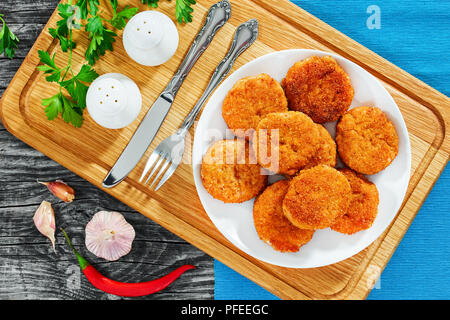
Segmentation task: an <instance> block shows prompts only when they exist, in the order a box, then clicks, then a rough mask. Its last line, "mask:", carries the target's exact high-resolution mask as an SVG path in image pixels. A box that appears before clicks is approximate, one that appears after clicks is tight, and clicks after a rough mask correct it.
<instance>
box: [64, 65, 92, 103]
mask: <svg viewBox="0 0 450 320" xmlns="http://www.w3.org/2000/svg"><path fill="white" fill-rule="evenodd" d="M97 77H98V74H97V72H95V70H94V69H92V68H91V66H89V65H83V66H82V67H81V70H80V72H79V73H78V74H77V75H75V76H74V77H73V78H72V79H69V80H66V81H63V82H61V86H62V87H63V88H64V89H66V90H67V92H69V94H70V96H71V97H72V99H73V101H74V102H76V104H77V106H78V107H79V108H81V110H83V109H84V108H86V94H87V91H88V89H89V87H88V86H87V85H85V84H84V83H82V81H83V82H89V83H90V82H92V81H94V80H95V79H96V78H97Z"/></svg>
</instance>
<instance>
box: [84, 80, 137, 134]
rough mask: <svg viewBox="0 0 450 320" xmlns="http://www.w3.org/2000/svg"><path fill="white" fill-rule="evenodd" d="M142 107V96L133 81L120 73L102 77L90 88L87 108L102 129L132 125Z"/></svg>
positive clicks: (87, 96)
mask: <svg viewBox="0 0 450 320" xmlns="http://www.w3.org/2000/svg"><path fill="white" fill-rule="evenodd" d="M141 106H142V96H141V92H140V91H139V88H138V86H137V85H136V83H134V81H133V80H131V79H130V78H128V77H127V76H125V75H123V74H120V73H106V74H104V75H101V76H100V77H98V78H97V79H95V80H94V82H92V83H91V85H90V86H89V89H88V92H87V95H86V107H87V110H88V112H89V114H90V116H91V117H92V119H93V120H94V121H95V122H97V123H98V124H99V125H101V126H102V127H105V128H108V129H120V128H123V127H126V126H127V125H129V124H130V123H132V122H133V121H134V120H135V119H136V118H137V116H138V115H139V112H140V111H141Z"/></svg>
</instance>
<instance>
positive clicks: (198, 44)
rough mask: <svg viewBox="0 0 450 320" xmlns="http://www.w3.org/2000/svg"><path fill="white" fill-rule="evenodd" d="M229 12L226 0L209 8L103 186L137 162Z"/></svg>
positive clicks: (110, 184)
mask: <svg viewBox="0 0 450 320" xmlns="http://www.w3.org/2000/svg"><path fill="white" fill-rule="evenodd" d="M230 15H231V5H230V3H229V2H228V0H222V1H220V2H218V3H216V4H214V5H213V6H211V8H210V9H209V11H208V15H207V16H206V21H205V24H204V25H203V27H202V29H201V30H200V32H199V33H198V35H197V36H196V38H195V39H194V42H193V43H192V45H191V47H190V49H189V51H188V53H187V55H186V57H185V58H184V60H183V62H182V63H181V65H180V67H179V68H178V70H177V72H176V73H175V75H174V76H173V78H172V79H171V80H170V82H169V84H168V85H167V87H166V88H165V89H164V90H163V92H162V93H161V95H160V96H159V97H158V99H156V101H155V102H154V103H153V105H152V107H151V108H150V110H149V111H148V112H147V114H146V115H145V117H144V119H143V120H142V122H141V123H140V125H139V127H138V128H137V129H136V132H135V133H134V135H133V136H132V137H131V140H130V142H129V143H128V145H127V146H126V147H125V149H124V150H123V152H122V154H121V155H120V156H119V159H117V161H116V163H115V164H114V166H113V167H112V168H111V170H110V171H109V173H108V175H107V176H106V178H105V179H104V180H103V183H102V185H103V187H105V188H111V187H114V186H115V185H117V184H118V183H119V182H121V181H122V180H123V179H125V177H126V176H127V175H128V174H129V173H130V172H131V170H133V168H134V167H135V166H136V165H137V164H138V162H139V160H140V159H141V158H142V156H143V155H144V153H145V151H146V150H147V149H148V147H149V146H150V144H151V143H152V141H153V139H154V138H155V136H156V134H157V133H158V131H159V128H160V127H161V124H162V123H163V121H164V119H165V118H166V115H167V113H168V112H169V110H170V107H171V106H172V103H173V100H174V99H175V96H176V94H177V92H178V90H179V89H180V87H181V84H182V83H183V81H184V79H185V78H186V76H187V74H188V73H189V71H190V70H191V69H192V67H193V66H194V64H195V62H196V61H197V60H198V58H199V57H200V56H201V55H202V53H203V52H204V51H205V50H206V48H207V47H208V45H209V44H210V43H211V41H212V39H213V37H214V35H215V34H216V33H217V31H218V30H219V29H220V28H221V27H222V26H223V25H224V24H225V22H227V21H228V19H229V18H230Z"/></svg>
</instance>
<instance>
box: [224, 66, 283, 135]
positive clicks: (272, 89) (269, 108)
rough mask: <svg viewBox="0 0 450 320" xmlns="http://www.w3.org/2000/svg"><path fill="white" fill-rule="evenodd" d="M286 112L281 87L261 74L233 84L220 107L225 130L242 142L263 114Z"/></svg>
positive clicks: (267, 76)
mask: <svg viewBox="0 0 450 320" xmlns="http://www.w3.org/2000/svg"><path fill="white" fill-rule="evenodd" d="M287 111H288V108H287V100H286V96H285V95H284V91H283V88H282V87H281V85H280V84H279V83H278V81H276V80H275V79H273V78H272V77H270V76H269V75H268V74H265V73H262V74H260V75H257V76H252V77H246V78H243V79H240V80H239V81H237V82H236V83H235V84H234V86H233V88H232V89H231V90H230V91H229V92H228V94H227V96H226V97H225V100H224V101H223V105H222V116H223V119H224V120H225V122H226V124H227V125H228V127H229V128H230V129H231V130H232V131H233V132H234V133H235V134H236V135H237V136H238V137H240V138H244V137H245V138H246V139H249V137H250V136H251V132H252V131H253V130H255V128H256V126H257V125H258V122H259V121H260V120H261V118H262V117H264V116H265V115H266V114H269V113H272V112H287ZM248 130H249V131H248ZM246 133H248V134H246Z"/></svg>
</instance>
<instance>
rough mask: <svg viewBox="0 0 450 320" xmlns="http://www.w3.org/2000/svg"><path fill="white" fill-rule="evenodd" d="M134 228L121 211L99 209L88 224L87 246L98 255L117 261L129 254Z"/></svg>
mask: <svg viewBox="0 0 450 320" xmlns="http://www.w3.org/2000/svg"><path fill="white" fill-rule="evenodd" d="M134 237H135V232H134V228H133V226H132V225H131V224H129V223H128V222H127V221H126V220H125V218H124V217H123V216H122V215H121V214H120V213H119V212H113V211H99V212H97V213H96V214H95V215H94V216H93V217H92V219H91V221H89V223H88V224H87V225H86V247H87V249H88V250H89V251H90V252H92V253H93V254H95V255H96V256H97V257H100V258H104V259H106V260H108V261H115V260H117V259H119V258H120V257H122V256H124V255H126V254H128V253H129V252H130V250H131V244H132V243H133V240H134Z"/></svg>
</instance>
